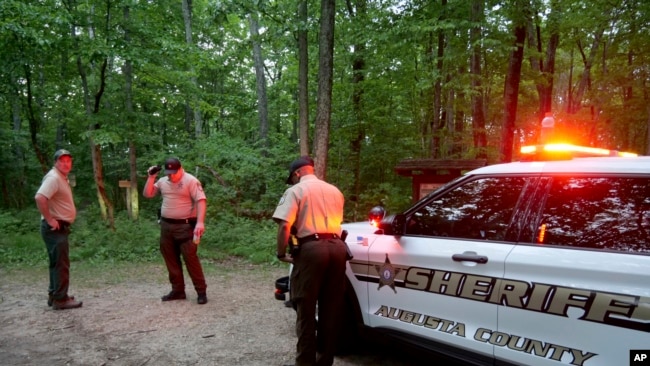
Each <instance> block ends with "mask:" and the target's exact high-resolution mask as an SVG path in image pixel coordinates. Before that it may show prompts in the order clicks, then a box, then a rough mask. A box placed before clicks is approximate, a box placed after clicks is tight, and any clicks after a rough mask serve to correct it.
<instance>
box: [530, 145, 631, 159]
mask: <svg viewBox="0 0 650 366" xmlns="http://www.w3.org/2000/svg"><path fill="white" fill-rule="evenodd" d="M520 152H521V156H522V158H523V159H524V160H565V159H571V158H575V157H590V156H619V157H634V156H638V154H635V153H630V152H623V151H618V150H610V149H601V148H597V147H589V146H579V145H573V144H565V143H557V144H545V145H529V146H522V147H521V150H520Z"/></svg>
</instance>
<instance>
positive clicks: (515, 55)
mask: <svg viewBox="0 0 650 366" xmlns="http://www.w3.org/2000/svg"><path fill="white" fill-rule="evenodd" d="M514 36H515V44H514V50H513V51H512V52H511V53H510V61H509V63H508V73H507V75H506V81H505V85H504V90H503V102H504V110H503V129H502V130H501V149H500V150H501V153H500V161H501V162H510V161H512V148H513V141H514V131H515V120H516V119H517V102H518V96H519V82H520V81H521V65H522V63H523V58H524V42H525V41H526V27H525V23H522V22H515V25H514Z"/></svg>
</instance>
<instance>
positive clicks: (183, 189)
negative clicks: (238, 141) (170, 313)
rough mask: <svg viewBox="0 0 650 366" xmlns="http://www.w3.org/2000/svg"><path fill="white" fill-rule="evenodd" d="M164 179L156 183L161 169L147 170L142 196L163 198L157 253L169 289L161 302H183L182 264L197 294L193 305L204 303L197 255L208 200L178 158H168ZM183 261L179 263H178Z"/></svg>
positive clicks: (199, 263) (201, 272)
mask: <svg viewBox="0 0 650 366" xmlns="http://www.w3.org/2000/svg"><path fill="white" fill-rule="evenodd" d="M164 169H165V170H164V174H165V177H162V178H160V179H159V180H157V181H156V176H157V174H158V172H159V171H160V170H161V168H160V167H157V166H152V167H150V168H149V169H148V171H147V173H148V177H147V182H146V183H145V186H144V191H143V195H144V196H145V197H147V198H153V197H155V196H156V195H158V194H160V195H161V196H162V205H161V215H162V216H161V218H160V252H161V254H162V256H163V259H164V260H165V264H166V266H167V272H168V273H169V282H170V283H171V287H172V290H171V292H169V293H168V294H167V295H164V296H163V297H162V298H161V299H162V301H173V300H185V299H186V298H187V295H186V294H185V279H184V277H183V264H182V261H184V262H185V267H186V268H187V272H188V273H189V275H190V278H191V279H192V284H193V285H194V289H195V290H196V293H197V299H196V302H197V303H198V304H199V305H203V304H206V303H207V302H208V297H207V295H206V288H207V285H206V282H205V276H204V275H203V267H202V266H201V261H200V259H199V256H198V254H197V253H198V245H199V239H200V237H201V235H203V233H204V231H205V211H206V207H207V203H206V201H207V199H206V197H205V193H204V192H203V187H202V186H201V182H200V181H199V180H198V179H197V178H196V177H195V176H193V175H192V174H189V173H187V172H186V171H185V170H184V169H183V167H182V166H181V162H180V160H178V159H177V158H168V159H167V160H166V161H165V166H164ZM181 259H182V261H181Z"/></svg>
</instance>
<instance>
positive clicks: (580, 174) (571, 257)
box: [344, 148, 650, 366]
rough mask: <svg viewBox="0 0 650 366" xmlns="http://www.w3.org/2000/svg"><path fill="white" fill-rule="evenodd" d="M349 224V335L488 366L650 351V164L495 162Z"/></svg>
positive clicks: (596, 359) (623, 359) (614, 361)
mask: <svg viewBox="0 0 650 366" xmlns="http://www.w3.org/2000/svg"><path fill="white" fill-rule="evenodd" d="M576 150H577V152H578V153H593V151H582V152H581V151H580V149H577V148H574V152H576ZM606 154H607V155H622V154H616V153H614V152H609V151H608V152H606ZM583 155H584V154H583ZM344 229H345V230H347V231H348V233H349V235H348V239H347V243H348V246H349V247H350V250H351V251H352V254H353V256H354V258H353V259H352V260H351V261H350V262H349V264H348V267H347V279H348V283H347V306H348V307H349V308H350V311H349V313H350V317H349V319H346V326H347V327H348V329H347V331H346V332H344V335H347V336H349V335H351V334H360V333H358V332H356V333H355V332H352V331H353V330H354V331H363V332H364V334H374V333H376V332H380V333H383V334H386V335H391V336H394V337H396V338H398V339H399V340H401V341H407V342H410V343H412V344H415V345H418V346H422V347H425V348H427V349H429V350H433V351H435V352H437V353H441V354H444V355H446V356H451V357H453V358H456V359H458V360H461V361H462V362H464V363H467V364H486V365H494V364H497V365H561V364H566V365H584V366H595V365H606V366H612V365H624V364H625V365H627V364H628V360H630V354H632V351H633V350H644V349H645V350H647V349H650V157H620V156H618V157H581V158H569V159H567V160H561V161H548V160H547V161H528V162H527V161H522V162H514V163H508V164H500V165H491V166H486V167H483V168H479V169H477V170H474V171H471V172H469V173H467V174H466V175H464V176H463V177H461V178H459V179H457V180H455V181H452V182H450V183H448V184H446V185H445V186H443V187H441V188H439V189H438V190H436V191H434V192H432V193H431V194H429V195H428V196H426V197H425V198H423V199H422V200H420V201H419V202H417V203H416V204H415V205H414V206H413V207H411V208H410V209H408V210H407V211H405V212H404V213H400V214H397V215H391V216H387V217H384V218H383V219H382V220H381V222H379V223H377V224H376V226H372V225H369V223H368V222H363V223H352V224H345V225H344ZM367 331H372V332H367ZM346 341H347V342H354V340H353V339H349V338H348V339H347V340H346Z"/></svg>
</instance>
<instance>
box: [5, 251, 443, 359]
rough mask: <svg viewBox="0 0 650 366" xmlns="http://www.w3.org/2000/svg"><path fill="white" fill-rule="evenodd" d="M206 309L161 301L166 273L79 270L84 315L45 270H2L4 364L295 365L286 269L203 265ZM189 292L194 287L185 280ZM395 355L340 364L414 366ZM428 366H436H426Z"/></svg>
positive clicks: (365, 354) (371, 349)
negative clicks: (284, 291)
mask: <svg viewBox="0 0 650 366" xmlns="http://www.w3.org/2000/svg"><path fill="white" fill-rule="evenodd" d="M203 265H204V272H205V275H206V279H207V282H208V300H209V301H208V303H207V304H206V305H198V304H197V303H196V293H195V292H194V291H193V289H192V290H191V291H188V292H187V294H188V299H187V300H181V301H171V302H165V303H163V302H161V301H160V296H162V295H163V294H165V293H166V292H168V291H169V285H168V284H167V280H166V270H165V269H164V267H163V266H162V265H153V264H147V265H130V264H127V265H124V264H121V265H116V266H113V267H110V268H106V267H103V268H96V267H92V266H88V265H85V266H84V268H77V267H76V265H75V263H72V270H71V288H70V294H72V295H75V297H76V298H77V299H78V300H82V301H83V307H82V308H79V309H72V310H62V311H55V310H52V309H51V308H49V307H48V306H47V304H46V300H47V294H46V293H47V270H46V268H45V263H44V264H43V268H32V269H11V270H7V269H3V268H0V279H1V280H0V281H1V282H0V329H2V331H1V332H0V364H3V365H83V366H100V365H102V366H103V365H128V366H131V365H264V366H267V365H283V364H287V363H293V357H294V351H295V344H296V340H297V338H296V336H295V331H294V324H295V313H294V311H293V310H292V309H289V308H286V307H285V306H284V305H283V303H282V302H280V301H278V300H275V299H274V297H273V284H274V282H275V279H276V278H279V277H281V276H284V275H286V274H287V267H284V266H280V267H273V266H269V265H250V264H247V263H244V262H242V261H240V260H237V259H231V260H228V261H224V262H219V263H205V262H204V263H203ZM186 279H187V281H188V283H189V279H188V278H187V276H186ZM407 357H410V356H408V355H406V352H403V350H401V349H399V348H396V349H395V350H392V351H386V349H385V347H377V346H373V345H370V346H366V347H363V348H361V349H359V352H358V353H356V354H352V355H346V356H343V357H337V358H336V360H335V362H334V365H386V366H390V365H397V366H399V365H413V364H419V363H421V362H419V361H417V360H415V359H412V358H407ZM427 364H430V365H431V364H433V363H432V362H427Z"/></svg>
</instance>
